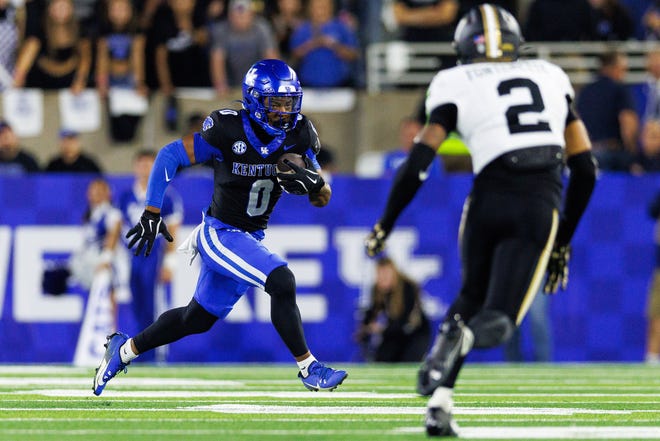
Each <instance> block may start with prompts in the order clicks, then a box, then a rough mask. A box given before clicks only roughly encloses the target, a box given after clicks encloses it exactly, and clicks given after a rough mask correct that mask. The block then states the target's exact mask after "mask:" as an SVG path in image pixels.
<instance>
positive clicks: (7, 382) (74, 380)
mask: <svg viewBox="0 0 660 441" xmlns="http://www.w3.org/2000/svg"><path fill="white" fill-rule="evenodd" d="M115 381H117V382H121V384H123V385H126V386H160V387H174V386H176V387H203V388H205V389H207V388H210V387H243V386H245V383H244V382H242V381H231V380H204V379H194V378H189V379H179V378H140V377H134V378H131V377H124V376H121V377H117V380H115ZM30 385H35V386H89V387H90V389H91V387H92V377H89V378H81V377H59V378H58V377H53V378H36V377H35V378H28V377H15V378H12V377H0V386H5V387H16V386H30Z"/></svg>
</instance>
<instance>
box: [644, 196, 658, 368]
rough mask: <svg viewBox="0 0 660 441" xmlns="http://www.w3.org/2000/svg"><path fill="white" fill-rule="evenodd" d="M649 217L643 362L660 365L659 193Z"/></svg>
mask: <svg viewBox="0 0 660 441" xmlns="http://www.w3.org/2000/svg"><path fill="white" fill-rule="evenodd" d="M649 215H650V216H651V217H652V218H653V219H654V220H655V234H654V243H655V248H656V251H655V255H656V262H655V269H654V271H653V278H652V279H651V285H650V287H649V293H648V303H647V306H646V317H647V320H648V329H647V333H646V354H645V357H644V358H645V361H646V362H647V363H651V364H660V193H658V194H656V195H655V197H654V199H653V201H652V202H651V204H650V205H649Z"/></svg>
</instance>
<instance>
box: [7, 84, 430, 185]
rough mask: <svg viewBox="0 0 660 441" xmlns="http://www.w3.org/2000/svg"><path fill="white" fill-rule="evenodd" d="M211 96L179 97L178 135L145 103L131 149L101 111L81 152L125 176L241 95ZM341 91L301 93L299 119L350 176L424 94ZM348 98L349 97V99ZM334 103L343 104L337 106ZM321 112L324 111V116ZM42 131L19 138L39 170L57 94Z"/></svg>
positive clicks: (55, 125) (156, 107)
mask: <svg viewBox="0 0 660 441" xmlns="http://www.w3.org/2000/svg"><path fill="white" fill-rule="evenodd" d="M210 92H212V91H206V90H205V89H191V90H189V91H188V92H185V91H184V92H181V94H180V96H179V99H178V103H179V108H178V122H179V128H180V132H181V133H179V132H171V131H168V130H167V128H166V126H165V121H164V116H163V115H164V113H165V102H164V99H163V97H162V96H161V95H160V94H153V95H152V96H151V97H150V99H149V110H148V113H147V114H146V115H145V116H143V117H142V119H141V122H140V124H139V126H138V130H137V134H136V137H135V139H134V140H133V141H132V142H130V143H113V142H112V141H111V139H110V137H109V135H108V133H109V131H108V121H107V119H108V113H107V108H106V107H105V106H104V105H101V107H100V111H101V115H100V122H101V126H100V127H99V129H98V130H95V131H92V132H86V133H82V134H81V140H82V145H83V149H84V150H85V151H86V152H87V153H90V154H92V155H93V156H94V157H96V158H97V159H98V160H99V163H100V164H101V165H102V167H103V168H104V170H105V171H107V172H111V173H129V172H130V171H131V169H132V168H131V160H132V156H133V152H135V151H136V150H137V149H138V148H141V147H149V148H154V149H159V148H160V147H162V146H164V145H165V144H167V143H169V142H171V141H172V140H174V139H176V138H178V137H180V136H181V134H182V133H183V129H184V126H185V123H186V120H187V117H188V116H189V115H190V114H191V113H201V114H203V115H207V114H208V113H210V112H211V111H212V110H214V109H219V108H227V107H229V108H233V109H238V108H240V104H239V103H238V102H237V100H240V99H241V95H240V93H236V91H234V92H233V93H232V94H230V95H229V96H228V97H227V98H224V99H216V98H214V97H213V95H212V93H211V95H210V96H209V93H210ZM344 92H346V90H341V91H337V94H333V92H332V91H319V90H316V91H314V90H312V89H309V90H307V89H306V94H305V96H304V98H303V113H304V114H305V115H307V116H308V117H310V118H311V119H312V120H313V121H314V124H315V125H316V128H317V130H318V132H319V134H320V137H321V141H322V143H323V145H324V146H327V147H329V148H331V149H332V150H333V151H334V152H335V157H336V161H337V166H338V167H339V169H340V170H341V171H342V172H345V173H351V172H353V171H354V167H355V161H356V158H357V157H358V156H359V154H360V153H362V152H364V151H366V150H389V149H394V148H397V144H398V139H399V138H398V126H399V121H400V119H401V118H403V117H404V116H409V115H413V114H414V113H415V110H416V106H417V105H418V104H419V102H420V100H421V99H422V97H423V93H424V90H423V89H419V90H401V91H390V92H385V93H381V94H377V95H370V94H368V93H366V92H353V95H351V96H352V98H353V99H352V100H350V99H347V97H346V96H345V95H346V94H345V93H344ZM2 98H3V96H2V94H0V119H2V118H3V117H4V118H6V117H7V114H8V113H10V112H12V109H10V108H6V107H5V106H4V102H3V100H2ZM348 98H350V96H349V97H348ZM337 101H343V102H341V103H339V105H337ZM324 109H326V110H324ZM42 113H43V115H42V119H43V123H42V126H43V129H42V131H41V133H40V134H39V135H37V136H29V137H21V143H22V145H23V146H24V147H25V148H27V149H28V150H29V151H30V152H31V153H33V154H34V155H35V156H37V159H38V160H39V162H40V164H41V165H42V166H45V165H46V163H47V161H48V160H49V159H50V158H51V157H52V156H53V155H55V154H57V153H58V138H57V134H58V131H59V129H60V126H61V121H62V119H63V118H62V115H61V113H60V106H59V98H58V95H57V92H48V91H44V93H43V112H42Z"/></svg>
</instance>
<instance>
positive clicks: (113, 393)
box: [0, 381, 419, 400]
mask: <svg viewBox="0 0 660 441" xmlns="http://www.w3.org/2000/svg"><path fill="white" fill-rule="evenodd" d="M87 383H89V382H87ZM87 383H85V386H87V385H88V384H87ZM116 384H117V385H121V386H130V384H129V383H124V382H123V381H122V382H121V383H120V382H117V383H116ZM24 394H28V395H44V396H47V397H88V396H89V397H91V396H92V389H91V385H90V387H89V389H85V390H80V389H36V390H19V391H12V392H10V393H8V395H24ZM0 395H2V394H0ZM103 397H108V398H109V397H121V398H288V399H300V398H311V399H315V398H329V399H335V400H339V399H367V400H368V399H381V400H400V399H409V398H419V395H416V394H412V393H409V394H386V393H383V394H379V393H373V392H331V393H328V392H321V393H317V394H315V393H312V392H309V391H300V392H286V391H285V392H275V391H273V392H267V391H245V392H243V391H202V390H154V391H148V390H140V391H129V390H105V391H104V392H103Z"/></svg>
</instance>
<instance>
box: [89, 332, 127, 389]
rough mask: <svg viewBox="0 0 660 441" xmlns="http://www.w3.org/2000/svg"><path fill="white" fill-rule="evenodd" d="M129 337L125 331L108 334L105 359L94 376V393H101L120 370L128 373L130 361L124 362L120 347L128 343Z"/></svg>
mask: <svg viewBox="0 0 660 441" xmlns="http://www.w3.org/2000/svg"><path fill="white" fill-rule="evenodd" d="M128 338H129V337H128V335H126V334H124V333H123V332H115V333H114V334H111V335H108V337H107V340H108V341H107V343H106V344H105V345H104V346H105V348H106V349H105V355H104V356H103V360H101V364H100V365H99V367H98V368H97V369H96V375H95V376H94V387H93V388H92V390H93V391H94V395H97V396H98V395H101V392H103V389H104V388H105V385H106V384H107V383H108V381H110V380H111V379H112V378H114V377H115V375H117V374H118V373H119V372H121V371H124V373H126V372H127V371H128V369H127V368H126V366H128V365H129V364H130V362H128V363H124V362H122V361H121V356H120V355H119V348H121V346H122V345H123V344H124V343H126V341H127V340H128Z"/></svg>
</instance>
